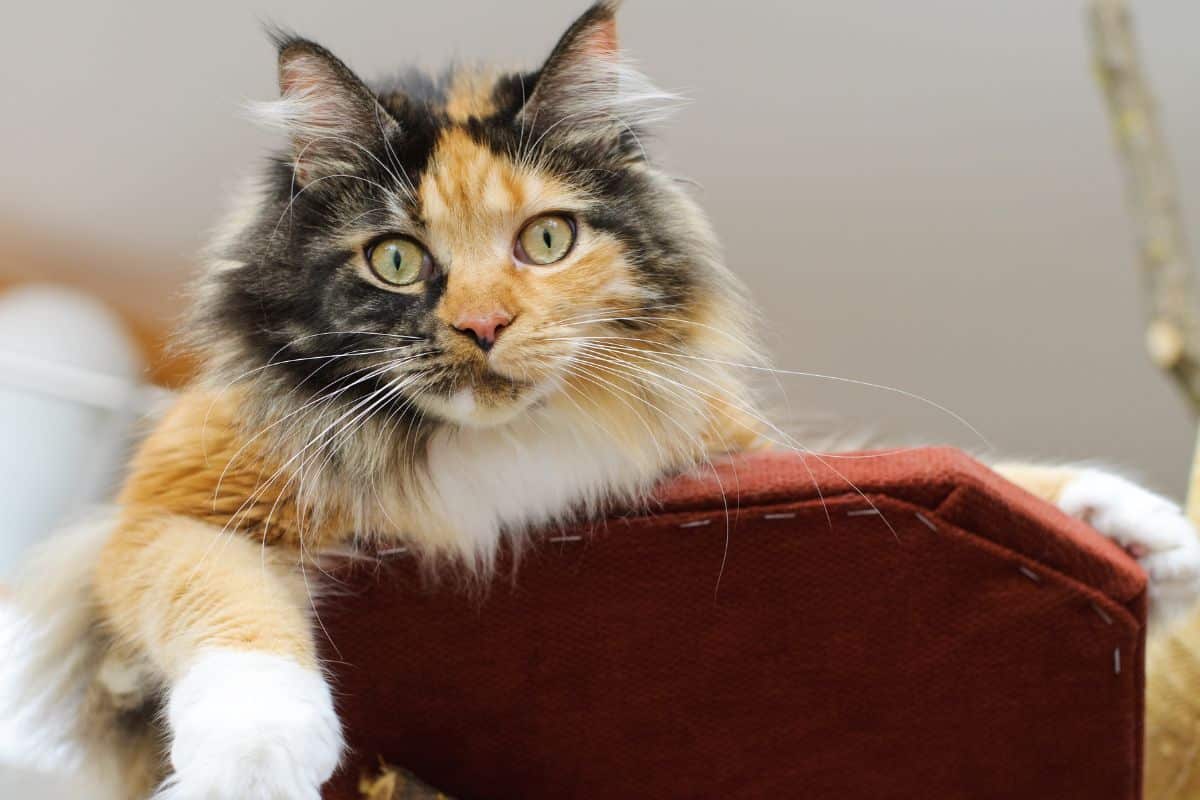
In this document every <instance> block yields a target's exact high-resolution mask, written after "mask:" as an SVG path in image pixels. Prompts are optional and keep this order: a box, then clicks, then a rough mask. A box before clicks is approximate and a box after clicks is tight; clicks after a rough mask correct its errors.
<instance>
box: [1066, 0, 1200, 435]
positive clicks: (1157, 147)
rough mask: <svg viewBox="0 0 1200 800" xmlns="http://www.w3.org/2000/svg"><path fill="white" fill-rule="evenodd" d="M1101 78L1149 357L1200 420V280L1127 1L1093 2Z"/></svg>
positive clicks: (1095, 52) (1091, 10) (1093, 30)
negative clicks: (1199, 285)
mask: <svg viewBox="0 0 1200 800" xmlns="http://www.w3.org/2000/svg"><path fill="white" fill-rule="evenodd" d="M1088 22H1089V26H1090V29H1091V35H1092V52H1093V55H1094V58H1095V67H1096V75H1097V77H1098V79H1099V81H1100V85H1101V87H1102V88H1103V89H1104V95H1105V98H1106V99H1107V101H1108V112H1109V118H1110V120H1111V122H1112V127H1113V134H1114V136H1115V138H1116V142H1117V147H1118V149H1119V150H1120V153H1121V156H1122V163H1123V165H1124V167H1125V178H1126V200H1127V203H1128V206H1129V211H1130V213H1131V215H1132V216H1133V221H1134V225H1135V228H1136V232H1137V239H1138V255H1139V259H1140V262H1141V268H1142V269H1141V272H1142V280H1143V283H1144V285H1145V289H1146V298H1147V300H1148V314H1149V322H1148V325H1147V329H1146V346H1147V349H1148V350H1149V352H1150V357H1151V358H1152V359H1153V360H1154V363H1155V364H1157V365H1158V366H1159V367H1161V368H1162V369H1164V370H1166V371H1167V372H1168V373H1169V374H1170V375H1171V376H1172V377H1174V378H1175V380H1176V381H1177V382H1178V383H1179V385H1180V388H1181V389H1182V390H1183V392H1184V396H1185V397H1186V398H1187V399H1188V401H1189V402H1190V403H1191V405H1192V410H1193V411H1195V412H1196V413H1197V414H1200V321H1198V318H1197V308H1198V306H1197V295H1196V278H1195V270H1194V268H1193V263H1192V257H1191V251H1190V249H1189V247H1188V243H1187V237H1186V236H1185V235H1184V226H1183V220H1182V218H1181V215H1180V212H1179V201H1178V195H1177V191H1176V186H1175V178H1174V171H1173V169H1172V167H1171V160H1170V157H1169V156H1168V151H1167V145H1166V141H1165V140H1164V138H1163V135H1162V130H1161V128H1160V127H1159V124H1158V119H1157V114H1156V109H1155V103H1154V97H1153V95H1152V93H1151V92H1150V88H1149V86H1148V84H1147V82H1146V77H1145V74H1144V72H1143V71H1142V66H1141V63H1140V61H1139V58H1138V50H1137V44H1136V42H1135V41H1134V36H1133V27H1132V24H1131V22H1130V18H1129V10H1128V8H1127V5H1126V1H1125V0H1091V2H1090V3H1089V6H1088Z"/></svg>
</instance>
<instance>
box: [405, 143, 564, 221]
mask: <svg viewBox="0 0 1200 800" xmlns="http://www.w3.org/2000/svg"><path fill="white" fill-rule="evenodd" d="M418 197H419V199H420V203H421V211H422V216H423V217H424V218H425V220H426V222H427V224H429V225H430V226H431V227H434V228H454V229H459V231H460V232H461V233H463V234H466V233H468V232H467V231H466V230H463V229H464V228H469V227H473V226H474V224H475V223H478V222H481V221H484V222H497V221H499V222H507V223H512V222H519V221H520V219H515V218H517V217H520V216H521V215H524V214H529V213H533V212H535V211H539V210H547V209H550V208H555V207H558V206H561V205H563V204H565V203H566V201H567V199H568V192H567V191H566V190H565V189H564V187H562V186H560V185H558V183H557V182H556V181H552V180H550V179H548V178H546V177H543V176H541V175H539V174H538V173H537V172H536V171H534V170H532V169H529V168H522V167H519V166H518V165H517V164H516V163H514V162H513V161H511V160H509V159H508V158H506V157H504V156H501V155H498V154H497V153H495V152H494V151H492V150H491V148H489V147H487V146H486V145H483V144H481V143H479V142H477V141H476V140H475V139H474V138H472V137H471V135H470V134H469V133H467V131H465V130H463V129H462V128H458V127H450V128H447V129H446V130H445V131H444V132H443V133H442V136H441V138H440V139H439V140H438V143H437V147H436V148H435V149H434V151H433V157H432V159H431V160H430V164H429V168H428V169H427V170H426V172H425V174H424V176H423V177H422V180H421V185H420V187H419V189H418ZM481 217H482V218H485V219H482V220H481ZM472 233H479V231H474V232H472ZM505 235H507V232H506V234H505Z"/></svg>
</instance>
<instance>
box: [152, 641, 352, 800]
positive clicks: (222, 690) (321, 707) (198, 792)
mask: <svg viewBox="0 0 1200 800" xmlns="http://www.w3.org/2000/svg"><path fill="white" fill-rule="evenodd" d="M167 721H168V723H169V725H170V729H171V735H172V739H171V766H172V767H173V769H174V774H173V775H172V776H171V777H170V779H169V780H168V781H167V783H166V784H165V785H164V786H163V787H162V788H161V789H160V790H159V793H158V794H157V795H156V800H320V796H321V785H322V784H323V783H324V782H325V781H326V780H328V779H329V777H330V776H331V775H332V774H333V771H334V769H335V768H336V767H337V763H338V760H339V758H340V757H341V753H342V732H341V726H340V725H339V723H338V719H337V715H336V713H335V711H334V708H333V698H332V696H331V694H330V691H329V686H328V685H327V684H326V683H325V679H324V678H323V677H322V676H321V674H320V673H319V672H316V671H314V670H311V669H305V668H304V667H301V666H300V665H299V664H296V663H295V662H294V661H291V660H290V659H286V658H282V657H280V656H273V655H267V654H264V653H252V652H243V651H236V650H214V651H210V652H209V653H207V654H206V655H205V656H203V657H202V658H201V659H200V660H199V661H197V662H196V663H195V665H193V666H192V667H191V668H190V669H189V670H188V671H187V673H186V674H185V675H184V677H183V679H182V680H180V681H179V682H178V683H177V684H176V685H175V686H173V687H171V692H170V698H169V701H168V704H167Z"/></svg>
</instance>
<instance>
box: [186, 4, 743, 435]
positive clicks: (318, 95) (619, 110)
mask: <svg viewBox="0 0 1200 800" xmlns="http://www.w3.org/2000/svg"><path fill="white" fill-rule="evenodd" d="M614 5H615V4H613V3H610V2H602V3H598V4H597V5H596V6H594V7H593V8H592V9H591V10H589V11H588V12H587V13H586V14H585V15H584V16H583V17H582V18H580V19H579V20H578V21H577V22H576V23H575V24H574V25H573V26H572V27H571V29H570V30H569V31H568V32H567V34H566V35H565V36H564V37H563V39H562V40H561V41H560V42H559V44H558V46H557V47H556V49H555V50H554V52H553V53H552V55H551V56H550V58H549V60H548V61H547V62H546V64H545V65H544V66H543V67H542V68H541V69H540V70H538V71H537V72H533V73H513V74H503V73H488V72H485V71H459V72H456V73H451V74H450V75H448V76H446V77H445V78H444V79H443V80H441V81H439V82H435V81H430V80H429V79H423V78H422V79H411V78H410V79H408V80H406V81H402V82H400V83H398V84H396V85H388V86H382V87H376V88H368V87H367V85H366V84H364V83H363V82H362V81H360V80H359V79H358V78H357V77H356V76H355V75H354V74H353V73H352V72H350V70H349V69H348V68H347V67H346V66H345V65H343V64H342V63H341V62H340V61H338V60H337V59H336V58H334V57H333V56H332V55H331V54H329V53H328V52H327V51H325V50H323V49H322V48H320V47H319V46H317V45H314V44H312V43H311V42H307V41H304V40H299V39H294V38H286V37H281V39H280V82H281V87H282V98H281V99H280V100H279V101H278V102H276V103H273V104H270V105H268V106H267V107H265V113H266V114H267V115H269V116H270V117H271V118H272V119H274V120H275V121H276V122H278V123H279V124H280V125H281V126H282V127H284V128H285V129H286V131H287V132H288V134H289V136H290V138H291V141H292V149H291V150H290V151H289V152H288V154H287V155H286V157H284V158H281V159H279V160H278V161H277V162H276V163H274V164H273V166H272V169H271V171H270V173H269V178H268V180H267V182H266V183H265V185H263V186H262V187H260V190H259V191H258V193H257V194H256V195H254V197H253V200H252V202H251V203H250V204H249V205H248V206H247V209H246V210H244V211H243V213H242V214H241V215H240V217H239V218H238V219H237V220H235V224H234V226H233V228H232V230H231V231H230V232H228V233H227V234H226V235H225V236H224V237H223V238H222V240H221V241H220V242H219V243H218V253H217V256H218V262H217V263H218V267H217V268H216V269H215V270H213V272H212V274H211V275H210V276H209V279H208V281H209V286H208V290H207V293H206V297H205V301H204V305H203V316H202V317H201V324H202V325H203V326H204V329H205V334H204V335H205V336H206V337H207V339H208V341H209V343H210V349H212V348H213V347H214V346H215V348H216V350H217V351H218V352H219V353H220V354H221V356H222V357H223V358H224V359H225V361H226V362H228V363H227V364H225V365H224V366H225V367H227V368H228V370H230V371H232V370H238V371H240V372H245V371H247V370H258V371H270V373H271V374H272V375H275V376H278V375H281V374H286V375H288V376H290V377H289V379H288V381H287V383H289V384H290V385H293V386H301V387H306V391H310V392H311V393H313V394H319V395H321V396H322V397H325V398H330V400H329V402H338V403H348V402H351V401H352V402H354V403H360V404H361V405H360V406H358V408H359V409H361V410H362V411H363V413H371V412H372V410H374V409H378V408H380V407H383V408H395V410H396V411H397V413H412V412H414V411H415V412H417V413H419V414H421V415H425V416H432V417H433V418H436V419H440V420H443V421H446V422H450V423H454V424H460V425H471V426H484V425H493V424H499V423H503V422H505V421H508V420H510V419H512V418H513V417H514V416H516V415H518V414H520V413H522V412H523V411H524V410H526V409H528V408H529V407H530V406H531V405H534V404H537V403H539V401H542V400H544V399H546V398H547V397H549V396H551V395H553V394H554V393H556V392H558V391H560V390H562V389H563V388H564V387H567V386H575V387H576V388H583V389H585V390H586V391H593V392H595V391H616V389H613V388H612V387H614V386H616V385H617V384H624V383H625V382H627V381H628V380H629V379H631V377H632V367H631V366H630V362H631V361H632V359H628V358H626V357H625V356H624V355H623V351H622V348H629V347H638V348H641V349H642V350H648V351H649V352H651V353H653V352H658V353H660V354H663V355H666V354H675V353H679V352H681V351H683V350H685V349H686V347H687V346H688V343H689V342H690V341H691V340H693V339H694V338H696V337H697V336H698V335H703V331H704V328H705V327H712V326H713V325H716V324H720V320H719V319H717V317H719V316H720V315H721V314H722V313H723V312H722V309H726V308H727V307H728V304H729V302H730V301H731V300H733V301H735V302H736V298H732V297H728V296H726V295H728V294H731V293H736V288H735V287H734V286H733V284H732V283H731V282H730V281H729V279H728V276H727V274H726V273H725V272H724V270H723V268H721V267H720V265H719V264H718V263H717V262H716V260H715V255H714V246H713V243H712V239H711V236H710V234H709V231H708V228H707V225H706V224H705V222H704V220H703V218H702V217H701V215H700V214H699V212H698V211H697V210H696V208H695V206H694V205H693V204H692V203H691V202H690V200H688V199H687V198H686V197H685V196H684V195H683V194H682V192H681V191H680V190H679V188H678V187H677V185H676V184H675V183H674V182H673V181H671V180H670V179H669V178H667V177H666V176H664V175H663V174H661V173H659V172H658V171H657V170H655V169H654V168H653V167H652V166H651V165H650V164H649V163H648V162H647V161H646V158H645V153H644V151H643V149H642V142H641V137H642V136H643V135H644V128H643V126H644V124H645V123H646V122H647V118H648V117H650V116H652V115H654V114H656V113H658V112H660V111H661V110H662V107H663V103H664V102H666V101H667V100H668V98H667V97H666V96H665V95H662V94H661V93H655V92H653V91H651V90H650V89H649V88H648V84H645V83H644V82H643V81H642V80H641V79H639V78H638V76H637V75H636V73H634V72H632V71H631V70H629V69H628V68H627V67H626V66H625V65H624V63H623V62H622V61H621V58H620V55H619V53H618V51H617V49H616V34H615V29H614V22H613V10H614ZM643 369H644V366H643ZM606 386H607V387H609V388H608V389H606V388H605V387H606ZM622 391H628V390H625V389H622ZM372 404H374V405H372ZM349 408H352V409H353V408H354V406H349Z"/></svg>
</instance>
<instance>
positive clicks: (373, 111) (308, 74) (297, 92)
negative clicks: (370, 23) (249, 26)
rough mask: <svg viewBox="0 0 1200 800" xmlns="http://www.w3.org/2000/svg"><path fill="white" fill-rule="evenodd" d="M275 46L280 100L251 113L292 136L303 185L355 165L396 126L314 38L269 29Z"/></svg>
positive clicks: (256, 108) (343, 66) (391, 133)
mask: <svg viewBox="0 0 1200 800" xmlns="http://www.w3.org/2000/svg"><path fill="white" fill-rule="evenodd" d="M272 39H273V40H274V41H275V43H276V45H277V47H278V48H279V93H280V96H279V99H278V100H273V101H271V102H267V103H257V104H255V105H254V106H253V107H252V110H253V112H254V114H255V116H256V117H257V118H258V119H259V120H260V121H262V122H263V123H265V124H267V125H268V126H270V127H275V128H280V129H282V130H284V131H286V132H287V133H288V135H289V136H290V137H291V139H292V155H293V160H294V165H295V170H296V179H297V181H298V182H299V183H301V184H306V183H309V182H311V181H312V180H315V179H317V178H319V177H322V176H326V175H333V174H336V173H338V172H343V171H346V170H347V169H353V167H354V164H355V163H357V162H360V161H362V160H363V159H364V158H367V159H368V160H369V156H368V155H367V154H366V153H364V152H363V151H364V149H366V148H367V147H368V146H370V145H373V144H377V143H379V142H381V141H382V140H383V139H384V138H386V137H389V136H391V135H393V134H394V133H396V132H397V131H398V130H399V125H398V124H397V123H396V121H395V119H394V118H393V117H392V116H391V115H390V114H389V113H388V112H387V111H386V109H384V108H383V107H382V106H381V105H380V104H379V101H378V100H377V99H376V97H375V95H374V93H373V92H372V91H371V90H370V89H369V88H368V87H367V85H366V84H365V83H363V82H362V80H360V79H359V78H358V76H357V75H355V74H354V73H353V72H352V71H351V70H350V68H349V67H347V66H346V65H345V64H344V63H342V61H341V60H339V59H338V58H337V57H336V56H334V55H333V54H332V53H330V52H329V51H328V50H326V49H325V48H323V47H321V46H320V45H319V44H316V43H315V42H311V41H309V40H307V39H303V38H300V37H298V36H294V35H291V34H285V33H281V32H272Z"/></svg>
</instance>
